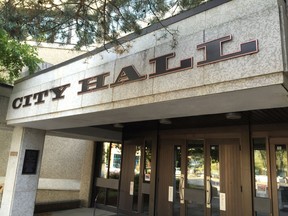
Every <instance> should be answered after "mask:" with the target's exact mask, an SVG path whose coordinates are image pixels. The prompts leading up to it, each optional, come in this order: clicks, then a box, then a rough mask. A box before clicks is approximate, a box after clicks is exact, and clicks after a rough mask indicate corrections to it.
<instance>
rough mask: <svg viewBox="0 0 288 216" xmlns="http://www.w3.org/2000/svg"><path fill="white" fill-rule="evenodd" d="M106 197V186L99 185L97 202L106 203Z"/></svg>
mask: <svg viewBox="0 0 288 216" xmlns="http://www.w3.org/2000/svg"><path fill="white" fill-rule="evenodd" d="M105 199H106V188H102V187H98V188H97V195H96V203H98V204H105Z"/></svg>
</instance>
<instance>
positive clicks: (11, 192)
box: [0, 127, 45, 216]
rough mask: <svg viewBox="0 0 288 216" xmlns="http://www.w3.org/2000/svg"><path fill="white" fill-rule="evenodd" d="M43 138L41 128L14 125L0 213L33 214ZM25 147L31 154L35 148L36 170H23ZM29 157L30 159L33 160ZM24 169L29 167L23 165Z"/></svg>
mask: <svg viewBox="0 0 288 216" xmlns="http://www.w3.org/2000/svg"><path fill="white" fill-rule="evenodd" d="M44 139H45V131H43V130H37V129H30V128H22V127H15V128H14V131H13V136H12V143H11V149H10V152H9V160H8V165H7V172H6V178H5V183H4V193H3V198H2V205H1V209H0V215H1V216H33V214H34V206H35V198H36V192H37V188H38V180H39V171H40V165H41V158H42V152H43V145H44ZM26 150H32V151H30V153H31V154H32V155H33V154H34V153H35V152H36V151H39V154H38V162H37V169H36V174H23V164H24V157H25V152H27V151H26ZM35 150H36V151H35ZM27 155H28V154H27ZM34 155H35V154H34ZM31 158H32V157H30V160H29V161H30V162H31V161H33V160H31ZM26 164H29V163H26ZM30 164H31V163H30ZM25 167H26V166H25ZM27 167H28V166H27ZM27 167H26V168H27ZM26 171H27V172H28V173H29V172H30V171H31V170H30V169H28V168H27V169H26Z"/></svg>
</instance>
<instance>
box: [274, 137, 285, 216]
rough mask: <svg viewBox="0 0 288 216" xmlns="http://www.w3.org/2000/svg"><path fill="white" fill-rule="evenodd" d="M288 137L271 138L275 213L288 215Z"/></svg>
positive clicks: (281, 215)
mask: <svg viewBox="0 0 288 216" xmlns="http://www.w3.org/2000/svg"><path fill="white" fill-rule="evenodd" d="M287 150H288V139H280V138H279V139H276V138H275V139H270V152H271V183H272V184H271V185H272V203H273V215H275V216H287V215H288V157H287Z"/></svg>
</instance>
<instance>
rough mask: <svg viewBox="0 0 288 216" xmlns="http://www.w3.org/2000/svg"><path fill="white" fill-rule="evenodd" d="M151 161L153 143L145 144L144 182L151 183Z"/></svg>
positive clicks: (147, 142)
mask: <svg viewBox="0 0 288 216" xmlns="http://www.w3.org/2000/svg"><path fill="white" fill-rule="evenodd" d="M151 159H152V142H151V141H146V142H145V151H144V179H143V181H144V182H148V183H149V182H150V180H151Z"/></svg>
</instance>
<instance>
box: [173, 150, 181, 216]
mask: <svg viewBox="0 0 288 216" xmlns="http://www.w3.org/2000/svg"><path fill="white" fill-rule="evenodd" d="M180 178H181V146H175V147H174V188H175V189H174V199H173V200H174V202H173V216H178V215H180V194H179V192H180V191H179V183H180Z"/></svg>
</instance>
